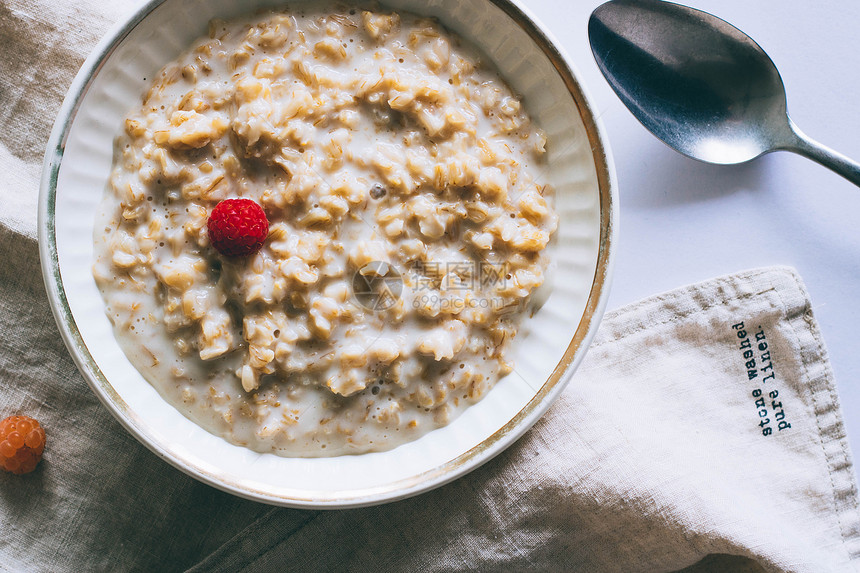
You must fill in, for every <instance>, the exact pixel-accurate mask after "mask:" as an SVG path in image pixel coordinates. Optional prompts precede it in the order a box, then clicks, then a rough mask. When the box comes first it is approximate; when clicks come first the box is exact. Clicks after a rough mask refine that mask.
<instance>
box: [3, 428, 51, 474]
mask: <svg viewBox="0 0 860 573" xmlns="http://www.w3.org/2000/svg"><path fill="white" fill-rule="evenodd" d="M44 449H45V430H43V429H42V427H41V426H40V425H39V422H37V421H36V420H34V419H33V418H30V417H29V416H9V417H8V418H6V419H5V420H3V421H2V422H0V467H2V468H3V469H4V470H6V471H9V472H12V473H13V474H26V473H30V472H31V471H33V470H34V469H36V464H38V463H39V460H41V459H42V451H43V450H44Z"/></svg>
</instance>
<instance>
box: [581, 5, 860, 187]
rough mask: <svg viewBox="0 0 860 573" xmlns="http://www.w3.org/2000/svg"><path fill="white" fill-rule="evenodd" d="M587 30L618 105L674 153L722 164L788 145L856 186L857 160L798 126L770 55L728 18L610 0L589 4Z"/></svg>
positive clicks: (859, 173)
mask: <svg viewBox="0 0 860 573" xmlns="http://www.w3.org/2000/svg"><path fill="white" fill-rule="evenodd" d="M588 37H589V42H590V43H591V49H592V52H593V53H594V58H595V60H596V62H597V65H598V67H599V68H600V71H601V72H602V73H603V75H604V76H605V77H606V79H607V81H608V82H609V85H610V86H611V87H612V89H613V90H614V91H615V93H616V94H617V95H618V97H619V98H621V101H622V102H623V103H624V105H625V106H627V108H628V109H629V110H630V111H631V112H632V113H633V115H634V116H635V117H636V118H637V119H638V120H639V121H640V122H641V123H642V125H644V126H645V127H646V128H647V129H648V130H649V131H651V132H652V133H653V134H654V135H655V136H657V137H658V138H659V139H661V140H662V141H663V142H665V143H666V144H667V145H669V146H670V147H672V148H673V149H675V150H677V151H679V152H680V153H682V154H684V155H686V156H688V157H692V158H694V159H698V160H701V161H705V162H708V163H716V164H723V165H726V164H735V163H743V162H745V161H749V160H751V159H754V158H756V157H759V156H760V155H763V154H765V153H769V152H771V151H776V150H786V151H793V152H795V153H799V154H801V155H804V156H806V157H809V158H810V159H813V160H815V161H817V162H818V163H821V164H822V165H824V166H826V167H828V168H830V169H832V170H833V171H834V172H836V173H838V174H840V175H842V176H843V177H845V178H846V179H848V180H849V181H851V182H852V183H854V184H855V185H860V165H858V164H857V163H855V162H853V161H851V160H850V159H848V158H847V157H845V156H843V155H840V154H838V153H836V152H835V151H833V150H831V149H828V148H826V147H824V146H822V145H821V144H819V143H816V142H814V141H812V140H811V139H809V138H808V137H807V136H806V135H804V134H803V133H802V132H801V131H800V130H799V129H798V128H797V127H796V126H795V125H794V123H793V122H792V121H791V119H790V118H789V116H788V113H787V108H786V95H785V86H784V85H783V82H782V78H781V77H780V75H779V71H778V70H777V68H776V66H775V65H774V63H773V61H772V60H771V59H770V57H768V55H767V54H766V53H765V52H764V50H763V49H762V48H761V47H760V46H759V45H758V44H757V43H756V42H755V41H754V40H753V39H752V38H750V37H749V36H747V35H746V34H744V33H743V32H741V31H740V30H739V29H737V28H735V27H734V26H732V25H731V24H729V23H728V22H726V21H725V20H721V19H720V18H717V17H716V16H713V15H711V14H708V13H707V12H702V11H701V10H696V9H693V8H689V7H687V6H681V5H679V4H674V3H671V2H664V1H662V0H611V1H609V2H606V3H605V4H602V5H601V6H599V7H598V8H597V9H596V10H595V11H594V12H593V13H592V15H591V18H590V19H589V22H588Z"/></svg>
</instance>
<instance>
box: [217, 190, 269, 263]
mask: <svg viewBox="0 0 860 573" xmlns="http://www.w3.org/2000/svg"><path fill="white" fill-rule="evenodd" d="M268 234H269V220H268V219H266V213H265V212H263V208H262V207H260V206H259V205H258V204H257V203H255V202H254V201H251V200H250V199H225V200H223V201H221V202H220V203H218V204H217V205H216V206H215V208H214V209H212V214H211V215H209V242H210V243H212V246H213V247H215V249H216V250H217V251H218V252H219V253H221V254H222V255H225V256H228V257H244V256H247V255H251V254H253V253H256V252H257V251H259V250H260V249H261V248H262V247H263V242H265V240H266V236H267V235H268Z"/></svg>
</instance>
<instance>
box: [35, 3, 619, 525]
mask: <svg viewBox="0 0 860 573" xmlns="http://www.w3.org/2000/svg"><path fill="white" fill-rule="evenodd" d="M167 1H168V0H149V1H148V2H146V3H145V4H143V5H142V6H140V7H139V8H137V9H136V10H134V11H133V12H131V13H130V14H129V15H128V16H126V17H125V18H124V19H121V20H120V21H119V22H117V23H116V24H115V25H114V26H113V27H112V28H111V29H110V30H109V31H108V32H107V33H106V34H105V36H104V37H103V38H102V39H101V40H100V41H99V42H98V44H97V45H96V46H95V48H93V50H92V52H91V53H90V54H89V56H88V57H87V58H86V60H85V61H84V63H83V65H82V66H81V68H80V70H79V71H78V73H77V75H76V76H75V78H74V80H73V81H72V83H71V85H70V87H69V89H68V91H67V93H66V96H65V98H64V100H63V103H62V105H61V107H60V111H59V113H58V114H57V119H56V120H55V122H54V125H53V128H52V130H51V134H50V137H49V139H48V143H47V146H46V149H45V156H44V161H43V165H42V175H41V182H40V189H39V202H38V239H39V256H40V261H41V267H42V277H43V280H44V283H45V289H46V291H47V294H48V301H49V304H50V306H51V311H52V313H53V315H54V319H55V321H56V323H57V327H58V329H59V331H60V334H61V336H62V339H63V342H64V343H65V345H66V347H67V349H68V351H69V353H70V354H71V356H72V359H73V360H74V362H75V364H76V366H77V367H78V370H79V371H80V372H81V373H82V374H83V376H84V379H85V380H86V381H87V384H88V385H89V386H90V388H91V389H92V390H93V392H94V393H95V394H96V396H97V397H98V398H99V400H100V401H101V402H102V404H104V406H105V407H106V408H107V409H108V411H110V412H111V414H112V415H113V416H114V417H115V418H116V419H117V420H118V421H119V422H120V424H121V425H122V426H123V427H124V428H125V429H126V431H128V432H129V433H130V434H131V435H133V436H134V437H135V438H136V439H137V440H138V441H139V442H140V443H142V444H143V445H144V446H146V447H147V448H148V449H149V450H150V451H152V452H153V453H155V454H156V455H157V456H158V457H160V458H161V459H163V460H164V461H166V462H168V463H169V464H171V465H172V466H174V467H176V468H177V469H179V470H180V471H182V472H184V473H186V474H188V475H189V476H191V477H193V478H195V479H197V480H199V481H202V482H203V483H206V484H208V485H210V486H213V487H215V488H217V489H220V490H222V491H226V492H228V493H232V494H234V495H237V496H239V497H243V498H246V499H251V500H254V501H259V502H264V503H268V504H273V505H280V506H285V507H293V508H302V509H336V508H341V509H342V508H352V507H364V506H370V505H376V504H380V503H388V502H392V501H397V500H400V499H404V498H407V497H411V496H414V495H417V494H419V493H423V492H426V491H429V490H431V489H435V488H436V487H439V486H441V485H444V484H446V483H448V482H450V481H453V480H454V479H457V478H458V477H461V476H462V475H464V474H466V473H467V472H469V471H472V470H474V469H476V468H477V467H479V466H480V465H482V464H484V463H485V462H487V461H489V460H490V459H492V458H493V457H494V456H496V455H498V454H499V453H501V452H502V451H503V450H504V449H506V448H507V447H508V446H509V445H511V444H513V443H514V442H515V441H516V440H517V439H519V437H521V436H522V435H523V434H524V433H525V432H526V431H527V430H528V429H529V428H531V426H532V425H534V423H535V422H536V421H537V420H538V419H539V418H540V417H541V416H542V415H543V414H544V412H545V411H546V410H547V409H548V408H549V407H550V405H551V404H552V403H553V402H554V401H555V399H556V398H557V397H558V395H559V394H560V393H561V391H562V390H563V388H564V387H565V386H566V384H567V382H568V381H569V380H570V378H571V376H572V375H573V372H574V371H575V369H576V367H577V366H578V365H579V363H580V362H581V361H582V359H583V357H584V355H585V353H586V351H587V349H588V346H589V344H590V342H591V340H592V338H593V337H594V335H595V333H596V331H597V326H598V324H599V322H600V319H601V317H602V315H603V312H604V310H605V307H606V301H607V299H608V296H609V287H610V284H611V278H612V269H613V264H614V252H615V249H614V248H613V245H614V243H615V241H616V240H617V236H618V230H617V228H618V223H617V210H618V207H617V205H618V196H617V183H616V175H615V167H614V163H613V160H612V155H611V152H610V148H609V143H608V140H607V137H606V134H605V128H604V127H603V125H602V122H601V121H600V118H599V115H598V114H596V113H595V112H594V109H595V108H594V106H593V105H592V103H591V99H590V96H589V95H588V93H587V91H586V89H585V87H584V86H583V85H582V84H581V83H580V81H579V79H578V78H579V77H581V76H580V74H579V73H578V71H577V70H576V68H575V66H574V65H573V63H572V62H571V60H570V58H569V56H568V55H567V54H566V53H565V52H564V50H563V49H562V48H561V47H560V44H559V43H558V41H557V40H556V39H555V38H554V37H553V36H552V34H551V33H550V32H549V31H548V30H547V29H546V28H545V27H544V26H543V25H542V24H541V23H540V22H539V21H538V20H537V18H536V17H535V16H534V15H533V14H532V13H531V12H530V11H529V10H528V9H527V8H525V7H524V6H522V4H521V0H485V1H486V2H488V3H490V4H492V5H493V6H495V7H497V8H499V9H501V10H502V11H503V12H504V13H505V14H506V15H507V16H508V17H509V18H511V19H512V20H513V21H514V22H515V23H516V24H517V25H518V26H520V27H521V28H522V29H523V31H525V32H526V33H527V34H528V36H529V38H530V39H531V41H532V42H534V43H535V45H536V46H537V47H538V48H539V49H540V51H541V52H542V53H543V54H544V55H545V56H546V57H547V58H548V59H549V60H550V62H551V64H552V65H553V67H554V68H555V70H556V72H557V73H558V74H559V77H560V78H561V79H562V80H563V82H564V84H565V87H566V88H567V91H568V93H569V94H570V96H571V97H572V98H573V100H574V103H575V105H576V107H577V110H578V111H579V115H580V119H581V120H582V122H583V124H584V126H585V131H586V135H587V138H588V142H589V144H590V146H591V150H592V158H593V162H594V166H595V171H596V177H597V183H598V194H599V219H600V220H599V229H600V236H599V243H598V244H599V248H598V254H597V265H596V268H595V273H594V278H593V280H592V284H591V288H590V290H589V295H588V299H587V301H586V305H585V309H584V311H583V313H582V317H581V318H580V321H579V323H578V324H577V327H576V330H575V331H574V334H573V336H572V339H571V341H570V343H569V345H568V346H567V348H566V349H565V351H564V353H563V355H562V358H561V360H560V361H559V363H558V364H557V365H556V367H555V368H554V369H553V371H552V373H551V374H550V376H549V378H548V379H547V380H546V382H544V384H543V385H542V386H541V388H540V390H539V391H538V392H537V393H535V395H534V396H533V397H532V398H531V399H530V400H529V401H528V403H527V404H526V405H525V406H523V408H522V409H521V410H520V411H519V412H518V413H517V414H516V415H515V416H514V417H513V418H511V419H510V420H509V421H508V422H507V423H506V424H505V425H504V426H502V427H501V428H499V429H498V430H496V431H495V432H494V433H493V434H492V435H491V436H490V437H488V438H487V439H485V440H484V441H483V442H481V443H480V444H478V445H476V446H474V447H473V448H471V449H469V450H467V451H465V452H462V453H460V454H459V455H458V456H457V457H455V458H453V459H451V460H449V461H448V462H446V463H445V464H442V465H441V466H438V467H436V468H434V469H432V470H428V471H425V472H422V473H421V474H417V475H415V476H412V477H410V478H406V479H403V480H400V481H398V482H393V483H391V484H387V485H386V486H385V488H382V491H380V488H374V489H366V490H354V491H349V492H339V493H340V495H332V496H328V497H325V498H324V499H321V498H319V497H318V496H310V497H301V496H284V495H279V494H274V493H272V492H268V491H264V490H262V489H259V490H258V489H249V488H247V487H245V486H242V485H239V484H235V483H229V482H225V481H223V480H222V479H221V478H220V477H219V476H216V475H215V474H213V473H211V472H209V471H207V470H206V469H205V468H203V467H199V466H196V465H192V464H191V463H189V461H187V460H185V459H183V458H182V457H181V455H179V454H178V453H177V452H175V451H171V450H170V448H169V447H167V445H166V444H163V443H161V442H159V441H158V440H156V439H154V438H153V437H152V436H151V435H149V434H148V430H147V428H146V425H145V424H144V423H143V421H142V420H141V419H140V418H139V417H138V416H137V415H136V414H135V413H134V412H133V411H132V410H131V409H130V408H129V407H128V405H127V404H125V402H124V400H123V399H122V398H121V397H120V395H119V394H118V393H117V392H116V390H115V389H114V388H113V387H112V385H111V384H110V382H109V381H108V380H107V378H106V377H105V375H104V374H103V373H102V372H101V370H100V368H99V366H98V364H97V363H96V361H95V359H94V358H93V356H92V355H91V353H90V351H89V349H88V348H87V346H86V343H85V342H84V340H83V337H82V335H81V332H80V330H79V328H78V326H77V324H76V322H75V319H74V316H73V314H72V311H71V308H70V306H69V301H68V299H67V298H66V292H65V288H64V284H63V279H62V274H61V271H60V265H59V256H58V251H57V242H56V227H55V220H54V216H55V209H56V198H57V183H58V177H59V172H60V167H61V165H62V159H63V153H64V149H65V144H66V138H67V137H68V134H69V131H70V129H71V126H72V124H73V123H74V121H75V118H76V115H77V111H78V108H79V106H80V104H81V101H82V99H83V97H84V96H85V95H86V93H87V91H88V89H89V87H90V86H91V85H92V82H93V81H94V80H95V78H96V76H97V75H98V73H99V71H100V70H101V68H102V66H103V65H104V63H105V62H106V61H107V59H108V58H109V57H110V56H111V55H112V54H113V52H114V51H115V50H116V49H117V48H118V47H119V45H120V44H121V43H122V41H123V40H124V39H125V38H126V37H127V36H128V35H129V34H130V33H131V31H132V30H134V28H135V27H136V26H137V25H139V24H140V23H141V22H142V21H143V20H144V19H145V18H146V17H147V16H148V15H149V14H150V13H151V12H152V11H154V10H155V9H156V8H158V7H159V6H161V5H162V4H163V3H165V2H167Z"/></svg>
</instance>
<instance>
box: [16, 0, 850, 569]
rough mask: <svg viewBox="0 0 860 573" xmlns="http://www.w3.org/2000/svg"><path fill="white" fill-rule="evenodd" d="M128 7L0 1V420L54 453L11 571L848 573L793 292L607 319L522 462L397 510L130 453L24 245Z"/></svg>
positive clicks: (23, 482) (838, 465)
mask: <svg viewBox="0 0 860 573" xmlns="http://www.w3.org/2000/svg"><path fill="white" fill-rule="evenodd" d="M133 4H134V3H133V2H129V1H127V0H125V1H123V0H120V1H117V2H113V3H110V4H102V3H100V2H99V3H97V2H95V1H93V0H85V1H84V0H79V1H76V2H74V3H68V4H66V3H54V2H50V1H48V0H29V1H27V2H24V1H23V0H0V45H3V46H4V51H2V52H0V172H2V173H3V174H4V183H5V184H4V185H0V200H2V201H3V208H2V209H0V332H2V336H0V416H2V417H5V416H6V415H9V414H13V413H27V414H30V415H33V416H35V417H37V418H39V419H40V420H41V421H42V422H43V424H44V425H45V427H46V429H47V432H48V440H49V441H48V447H47V450H46V454H45V459H44V460H43V462H42V464H41V465H40V466H39V468H38V469H37V470H36V472H34V473H33V474H30V475H28V476H13V475H10V474H5V473H2V474H0V532H2V533H0V569H4V570H10V571H52V572H53V571H58V572H62V571H75V572H77V571H105V570H111V571H114V570H118V571H151V570H158V571H181V570H184V569H187V568H192V569H193V570H195V571H247V572H251V571H272V570H278V571H287V570H296V571H300V570H301V571H329V570H335V571H336V570H354V571H363V570H368V571H407V570H429V571H450V570H467V569H468V570H473V569H474V570H484V571H488V570H489V571H495V570H551V571H567V570H581V571H597V572H600V571H670V570H673V569H680V568H685V567H688V568H689V571H736V570H749V571H761V570H764V571H810V572H818V571H853V570H855V568H856V564H857V563H858V561H857V560H858V555H860V520H858V505H857V494H856V486H855V482H854V470H853V466H852V465H851V460H850V456H849V454H848V447H847V443H846V437H845V430H844V427H843V424H842V422H841V418H840V413H839V406H838V401H837V397H836V392H835V386H834V381H833V379H832V373H831V371H830V368H829V365H828V362H827V356H826V352H825V350H824V347H823V345H822V343H821V340H820V335H819V332H818V329H817V327H816V325H815V322H814V320H813V318H812V315H811V310H810V303H809V299H808V296H807V294H806V292H805V291H804V289H803V287H802V285H801V283H800V281H799V279H798V278H797V277H796V275H795V274H794V273H793V272H792V271H790V270H788V269H765V270H758V271H751V272H747V273H740V274H737V275H733V276H731V277H724V278H722V279H717V280H714V281H709V282H707V283H704V284H701V285H697V286H692V287H686V288H683V289H680V290H677V291H674V292H672V293H667V294H664V295H660V296H657V297H654V298H651V299H649V300H646V301H643V302H641V303H638V304H635V305H632V306H629V307H626V308H624V309H621V310H619V311H616V312H614V313H611V314H610V315H609V316H607V318H606V319H605V321H604V322H603V324H602V326H601V329H600V332H599V334H598V338H597V340H596V341H595V343H594V345H593V347H592V348H591V350H590V352H589V354H588V356H587V358H586V361H585V363H584V364H583V365H582V368H581V369H580V371H579V372H578V373H577V374H576V376H575V377H574V379H573V381H572V382H571V384H570V385H569V386H568V388H567V389H566V390H565V392H564V394H563V396H562V398H561V399H560V400H559V402H558V403H557V404H555V405H554V406H553V407H552V408H551V409H550V411H549V413H548V414H547V415H546V416H545V417H544V418H543V419H542V420H541V421H540V422H539V423H538V424H537V425H536V426H535V428H533V429H532V430H531V431H529V432H528V433H527V434H526V436H525V437H524V438H522V439H521V440H520V441H519V442H517V443H516V444H515V445H514V446H513V447H511V448H510V449H509V450H507V451H506V452H504V453H503V454H502V455H500V456H499V457H498V458H496V459H494V460H492V461H491V462H489V463H488V464H486V465H485V466H483V467H482V468H479V469H478V470H476V471H475V472H473V473H471V474H469V475H468V476H466V477H464V478H462V479H460V480H457V481H456V482H454V483H452V484H449V485H447V486H444V487H442V488H440V489H438V490H435V491H433V492H430V493H428V494H425V495H422V496H419V497H416V498H413V499H409V500H405V501H402V502H398V503H394V504H389V505H385V506H380V507H374V508H367V509H359V510H350V511H328V512H315V511H299V510H288V509H279V508H271V507H268V506H265V505H261V504H257V503H253V502H249V501H245V500H242V499H239V498H236V497H233V496H230V495H228V494H224V493H221V492H219V491H216V490H214V489H212V488H210V487H208V486H205V485H203V484H201V483H198V482H196V481H195V480H193V479H191V478H189V477H187V476H185V475H184V474H182V473H180V472H178V471H177V470H174V469H173V468H172V467H170V466H168V465H167V464H165V463H164V462H162V461H160V460H159V459H158V458H157V457H156V456H154V455H153V454H151V453H150V452H149V451H148V450H146V449H145V448H143V447H142V446H141V445H139V444H138V443H137V442H136V441H135V440H134V439H132V438H131V437H129V435H128V434H127V433H126V432H125V431H124V430H123V429H122V428H121V427H120V425H119V424H118V423H116V422H115V421H114V420H113V419H112V418H111V417H110V415H109V414H108V413H107V411H106V410H105V409H104V408H103V407H102V406H101V404H100V403H99V402H98V400H97V399H96V398H95V396H94V395H93V393H92V392H91V391H90V390H89V388H88V387H87V386H86V384H85V383H84V381H83V379H82V378H81V377H80V375H79V374H78V372H77V371H76V370H75V367H74V365H73V363H72V361H71V359H70V358H69V357H68V354H67V353H66V350H65V348H64V347H63V345H62V343H61V342H60V340H59V336H58V333H57V330H56V327H55V326H54V323H53V318H52V317H51V313H50V310H49V308H48V303H47V300H46V298H45V295H44V291H43V286H42V280H41V276H40V273H39V265H38V253H37V248H36V244H35V241H34V240H33V239H32V238H31V237H33V236H34V235H35V197H36V195H37V192H38V189H37V187H38V174H39V170H40V163H41V155H42V151H41V150H42V149H43V147H44V145H45V143H46V140H47V135H48V131H49V128H50V124H51V122H52V121H53V118H54V116H55V114H56V112H57V110H58V108H59V103H60V99H61V97H62V94H63V93H64V92H65V89H66V87H67V86H68V84H69V83H70V82H71V78H72V77H73V75H74V73H75V71H76V70H77V68H78V67H79V66H80V64H81V63H82V61H83V58H84V56H85V54H86V53H87V52H88V51H89V50H90V49H91V48H92V46H93V45H94V43H95V41H96V40H97V38H98V37H99V36H100V35H101V34H102V33H104V31H105V30H106V28H107V26H108V25H109V24H110V23H111V22H112V21H113V20H115V19H116V18H117V17H118V16H119V14H120V13H121V12H123V11H125V10H127V9H128V8H130V7H131V6H132V5H133ZM758 392H760V394H759V393H758Z"/></svg>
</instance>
